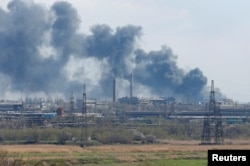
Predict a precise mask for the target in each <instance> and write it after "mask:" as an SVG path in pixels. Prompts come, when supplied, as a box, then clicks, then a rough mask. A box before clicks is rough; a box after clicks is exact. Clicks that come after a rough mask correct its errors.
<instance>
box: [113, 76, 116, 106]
mask: <svg viewBox="0 0 250 166" xmlns="http://www.w3.org/2000/svg"><path fill="white" fill-rule="evenodd" d="M115 102H116V80H115V78H114V80H113V104H114V105H115Z"/></svg>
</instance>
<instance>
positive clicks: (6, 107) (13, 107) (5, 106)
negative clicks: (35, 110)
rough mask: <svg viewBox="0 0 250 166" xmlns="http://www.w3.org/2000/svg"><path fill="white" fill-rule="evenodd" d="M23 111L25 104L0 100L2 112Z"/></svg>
mask: <svg viewBox="0 0 250 166" xmlns="http://www.w3.org/2000/svg"><path fill="white" fill-rule="evenodd" d="M21 109H23V102H22V101H16V100H0V111H18V110H21Z"/></svg>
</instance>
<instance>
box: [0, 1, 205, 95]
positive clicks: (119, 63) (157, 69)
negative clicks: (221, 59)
mask: <svg viewBox="0 0 250 166" xmlns="http://www.w3.org/2000/svg"><path fill="white" fill-rule="evenodd" d="M7 7H8V10H6V11H5V10H3V9H1V8H0V78H1V79H5V80H1V82H2V83H4V84H7V83H9V88H8V90H10V89H11V90H12V91H19V92H22V93H26V94H29V93H33V92H44V93H46V94H50V93H53V92H56V91H61V92H63V93H65V95H66V96H69V95H70V92H71V91H81V89H82V84H83V83H86V84H87V87H88V89H89V92H90V94H92V96H95V97H98V98H107V97H108V98H111V95H112V80H113V78H114V77H116V78H118V79H119V80H120V84H123V87H128V79H129V74H130V73H131V72H133V73H134V76H135V80H136V84H137V85H138V86H140V87H144V88H146V89H147V90H148V91H150V92H152V94H154V95H159V96H167V97H169V96H170V95H175V94H177V95H181V96H183V97H190V96H192V98H193V99H200V97H201V91H202V90H203V88H204V86H205V85H206V82H207V79H206V77H205V76H204V75H203V74H202V72H201V71H200V69H198V68H195V69H192V70H190V71H184V70H183V69H181V68H179V67H178V66H177V64H176V61H177V57H176V56H175V55H174V54H173V52H172V50H171V49H170V48H168V47H162V48H161V49H160V50H157V51H150V52H145V51H144V50H143V49H139V48H138V41H139V39H140V38H141V34H142V28H141V27H140V26H134V25H127V26H124V27H117V28H116V29H112V28H111V27H109V26H108V25H95V26H93V27H92V28H91V29H90V30H91V34H90V35H85V34H82V33H79V26H80V23H81V21H80V18H79V16H78V14H77V11H76V9H75V8H74V7H73V6H72V5H71V4H70V3H68V2H56V3H54V4H53V5H52V7H51V8H50V9H48V8H45V7H44V6H41V5H39V4H36V3H34V2H33V1H29V2H27V1H23V0H13V1H11V2H10V3H9V4H8V6H7ZM6 80H7V81H6ZM118 87H119V85H118ZM0 90H1V91H4V90H2V89H0ZM118 90H119V91H127V89H126V88H123V89H121V88H120V89H119V88H118ZM120 97H121V96H120Z"/></svg>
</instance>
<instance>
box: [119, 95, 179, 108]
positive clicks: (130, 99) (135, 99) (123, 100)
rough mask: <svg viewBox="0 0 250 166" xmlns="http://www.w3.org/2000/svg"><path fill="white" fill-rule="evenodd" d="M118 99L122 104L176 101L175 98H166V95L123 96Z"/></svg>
mask: <svg viewBox="0 0 250 166" xmlns="http://www.w3.org/2000/svg"><path fill="white" fill-rule="evenodd" d="M118 101H119V102H120V103H121V104H131V105H155V106H156V105H163V104H167V103H170V102H175V98H173V97H171V98H165V97H151V98H138V97H122V98H119V99H118Z"/></svg>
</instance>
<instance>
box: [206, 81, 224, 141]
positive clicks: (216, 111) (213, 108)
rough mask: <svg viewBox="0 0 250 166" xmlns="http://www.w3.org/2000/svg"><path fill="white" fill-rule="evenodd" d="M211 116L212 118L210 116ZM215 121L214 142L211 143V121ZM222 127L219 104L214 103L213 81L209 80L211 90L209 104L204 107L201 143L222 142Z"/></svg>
mask: <svg viewBox="0 0 250 166" xmlns="http://www.w3.org/2000/svg"><path fill="white" fill-rule="evenodd" d="M211 117H213V118H211ZM212 120H213V122H214V123H215V125H214V126H215V129H214V143H211V122H212ZM223 140H224V139H223V128H222V120H221V111H220V108H219V106H217V104H216V100H215V91H214V81H213V80H212V82H211V91H210V99H209V105H208V107H206V113H205V116H204V124H203V130H202V135H201V145H209V144H223Z"/></svg>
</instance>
